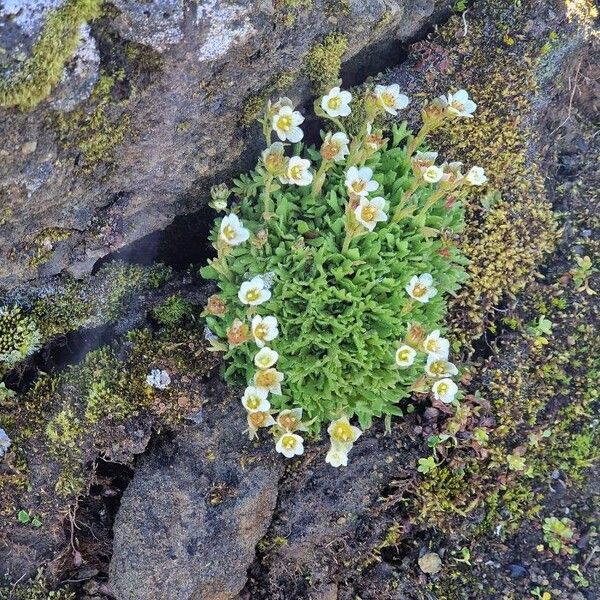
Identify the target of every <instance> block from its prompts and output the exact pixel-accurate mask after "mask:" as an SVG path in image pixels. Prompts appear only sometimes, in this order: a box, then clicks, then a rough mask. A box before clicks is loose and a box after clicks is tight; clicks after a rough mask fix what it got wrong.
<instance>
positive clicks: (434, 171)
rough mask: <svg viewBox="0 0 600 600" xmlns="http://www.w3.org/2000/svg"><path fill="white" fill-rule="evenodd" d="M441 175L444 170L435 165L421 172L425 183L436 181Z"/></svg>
mask: <svg viewBox="0 0 600 600" xmlns="http://www.w3.org/2000/svg"><path fill="white" fill-rule="evenodd" d="M443 176H444V171H443V170H442V169H441V167H436V166H435V165H431V166H430V167H427V168H426V169H425V170H424V171H423V173H422V177H423V180H424V181H426V182H427V183H437V182H438V181H440V180H441V179H442V177H443Z"/></svg>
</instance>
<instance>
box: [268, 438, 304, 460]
mask: <svg viewBox="0 0 600 600" xmlns="http://www.w3.org/2000/svg"><path fill="white" fill-rule="evenodd" d="M275 450H277V452H279V453H280V454H283V455H284V456H285V457H286V458H292V457H294V456H300V455H301V454H303V453H304V440H303V439H302V436H300V435H298V434H297V433H284V434H283V435H282V436H281V437H280V438H279V439H278V440H277V443H276V444H275Z"/></svg>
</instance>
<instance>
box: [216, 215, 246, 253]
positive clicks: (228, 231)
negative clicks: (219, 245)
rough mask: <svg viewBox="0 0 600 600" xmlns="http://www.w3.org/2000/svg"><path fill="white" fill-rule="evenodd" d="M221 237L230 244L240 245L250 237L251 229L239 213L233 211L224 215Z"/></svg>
mask: <svg viewBox="0 0 600 600" xmlns="http://www.w3.org/2000/svg"><path fill="white" fill-rule="evenodd" d="M219 237H220V238H221V239H222V240H223V241H224V242H225V243H226V244H229V245H230V246H239V244H241V243H242V242H245V241H246V240H247V239H248V238H249V237H250V231H248V229H246V228H245V227H244V226H243V224H242V222H241V221H240V220H239V218H238V216H237V215H234V214H233V213H231V214H229V215H227V216H226V217H223V220H222V221H221V229H220V232H219Z"/></svg>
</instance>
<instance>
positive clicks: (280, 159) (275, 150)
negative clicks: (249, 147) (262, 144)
mask: <svg viewBox="0 0 600 600" xmlns="http://www.w3.org/2000/svg"><path fill="white" fill-rule="evenodd" d="M262 161H263V164H264V165H265V169H267V171H268V172H269V173H270V174H271V175H282V174H283V173H285V170H286V166H287V165H286V163H287V159H286V157H285V147H284V145H283V144H282V143H281V142H273V143H272V144H271V145H270V146H269V147H268V148H267V149H266V150H263V153H262Z"/></svg>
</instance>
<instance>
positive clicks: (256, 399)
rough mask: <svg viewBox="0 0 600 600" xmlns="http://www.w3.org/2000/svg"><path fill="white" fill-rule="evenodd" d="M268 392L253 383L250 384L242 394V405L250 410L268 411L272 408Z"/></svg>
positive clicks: (250, 411)
mask: <svg viewBox="0 0 600 600" xmlns="http://www.w3.org/2000/svg"><path fill="white" fill-rule="evenodd" d="M267 395H268V392H267V391H266V390H261V389H259V388H257V387H254V386H253V385H249V386H248V387H247V388H246V389H245V390H244V395H243V396H242V405H243V406H244V408H245V409H246V410H247V411H248V412H249V413H253V412H266V411H268V410H269V409H270V408H271V404H270V403H269V401H268V400H267Z"/></svg>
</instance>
